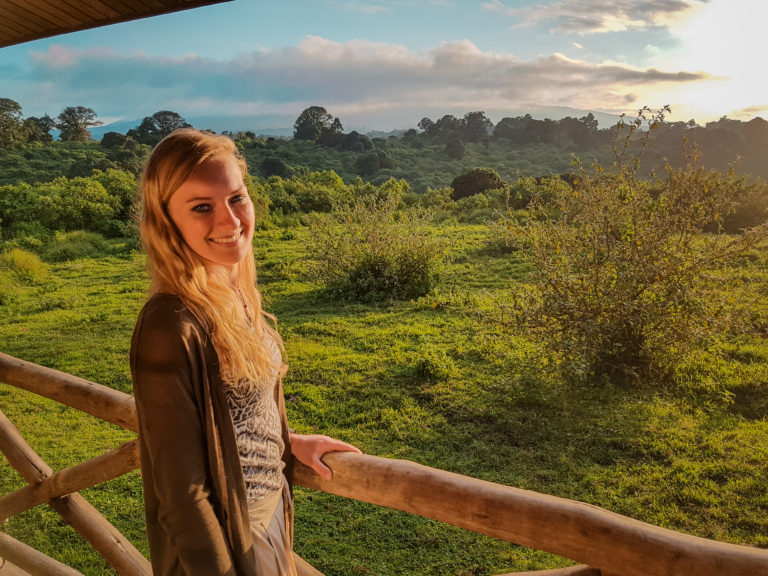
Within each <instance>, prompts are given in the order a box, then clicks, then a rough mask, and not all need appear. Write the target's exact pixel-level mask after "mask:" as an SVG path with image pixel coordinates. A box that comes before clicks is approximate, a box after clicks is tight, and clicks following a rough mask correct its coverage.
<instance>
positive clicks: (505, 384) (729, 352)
mask: <svg viewBox="0 0 768 576" xmlns="http://www.w3.org/2000/svg"><path fill="white" fill-rule="evenodd" d="M437 233H439V234H440V235H443V236H444V237H445V238H446V239H447V240H448V241H449V242H448V243H447V245H448V246H449V248H448V250H449V254H448V256H449V258H448V262H447V264H446V265H445V268H444V270H443V272H442V275H441V282H440V285H439V287H438V290H437V291H436V293H434V294H432V295H429V296H425V297H423V298H421V299H419V300H417V301H413V302H394V303H385V304H372V305H362V304H356V303H345V302H339V301H337V300H335V299H333V298H330V297H328V296H327V295H326V294H325V293H324V292H323V290H322V289H321V287H319V286H318V285H317V284H315V283H313V282H312V281H310V280H309V279H308V277H307V275H306V270H307V263H306V261H305V259H304V254H305V251H304V246H305V241H306V238H305V234H306V230H305V229H303V228H300V227H299V228H292V229H286V230H282V229H271V230H265V231H262V232H258V233H257V237H256V239H255V246H256V255H257V260H258V265H259V270H260V281H261V286H262V291H263V293H264V295H265V303H266V306H267V308H268V309H269V310H270V311H272V312H274V313H275V314H276V315H277V317H278V320H279V326H280V330H281V332H282V334H283V336H284V338H285V341H286V349H287V354H286V356H287V357H286V362H287V363H288V364H289V365H290V371H289V373H288V376H287V377H286V380H285V391H286V396H287V400H288V402H287V406H288V412H289V419H290V421H291V424H292V426H293V427H295V428H296V429H297V430H298V431H300V432H310V431H311V432H322V433H326V434H329V435H332V436H337V437H339V438H342V439H344V440H346V441H349V442H352V443H354V444H356V445H357V446H359V447H360V448H361V449H362V450H363V451H365V452H367V453H370V454H375V455H378V456H383V457H394V458H405V459H409V460H413V461H416V462H419V463H422V464H426V465H429V466H433V467H436V468H441V469H445V470H450V471H453V472H458V473H461V474H466V475H468V476H473V477H477V478H482V479H485V480H490V481H493V482H498V483H502V484H506V485H510V486H517V487H521V488H526V489H530V490H535V491H538V492H542V493H546V494H554V495H557V496H562V497H565V498H572V499H576V500H580V501H583V502H589V503H592V504H596V505H598V506H602V507H604V508H607V509H609V510H613V511H615V512H618V513H620V514H624V515H627V516H630V517H632V518H637V519H640V520H643V521H647V522H650V523H653V524H656V525H659V526H664V527H668V528H672V529H675V530H679V531H683V532H687V533H691V534H696V535H699V536H703V537H707V538H714V539H718V540H722V541H727V542H735V543H742V544H749V545H753V546H758V547H761V548H768V466H766V462H768V420H766V415H767V414H768V344H766V343H765V340H764V337H762V338H761V337H760V336H759V335H755V336H754V337H749V338H747V337H743V338H741V339H740V340H738V341H734V342H732V343H729V344H727V345H725V346H723V347H721V349H720V350H719V353H718V354H717V355H714V354H713V353H707V354H705V355H703V356H702V358H700V359H692V360H691V361H690V362H689V365H690V369H689V371H690V374H691V382H690V383H689V385H682V386H677V387H675V388H673V389H670V388H663V387H661V386H654V385H652V384H645V385H643V386H639V387H634V388H629V387H621V386H612V385H610V384H600V385H599V386H598V385H596V384H590V383H580V384H575V383H566V382H565V381H564V380H563V379H562V378H561V377H560V376H559V374H558V371H557V370H556V367H555V366H554V362H553V361H552V359H551V358H549V357H548V355H547V354H546V353H545V352H544V351H543V350H541V349H540V348H539V347H538V346H537V345H535V344H534V343H532V342H531V341H529V340H527V339H526V338H525V337H524V336H522V335H515V334H512V333H510V332H508V331H505V330H501V329H499V328H498V327H497V326H496V324H494V323H493V322H489V321H488V318H489V317H492V316H494V315H495V314H498V310H499V308H498V303H499V302H501V301H503V299H504V297H505V295H506V289H507V287H508V285H509V283H510V282H519V281H523V280H524V279H525V277H526V273H527V267H526V265H525V264H524V263H523V262H522V261H521V260H520V259H519V256H517V255H514V254H513V255H503V256H501V255H494V254H493V253H492V252H490V251H488V250H487V249H486V248H485V239H486V234H487V229H486V228H485V227H484V226H481V225H473V226H470V225H463V226H446V227H442V228H439V229H438V230H437ZM107 252H109V253H110V254H109V255H105V256H101V257H97V258H88V259H81V260H73V261H67V262H63V263H55V264H53V263H52V264H49V265H46V266H43V267H41V268H40V269H39V270H37V271H36V272H35V273H34V274H31V275H29V276H27V277H22V276H20V275H16V276H14V274H13V273H12V269H11V268H6V269H0V274H4V275H5V279H3V280H2V282H4V283H5V284H4V285H0V319H1V322H0V351H2V352H5V353H7V354H10V355H12V356H16V357H19V358H23V359H24V360H28V361H31V362H35V363H38V364H42V365H45V366H49V367H52V368H56V369H59V370H63V371H65V372H69V373H72V374H75V375H77V376H80V377H83V378H87V379H90V380H93V381H96V382H99V383H102V384H105V385H107V386H110V387H113V388H115V389H118V390H121V391H124V392H130V391H131V383H130V372H129V366H128V349H129V342H130V336H131V332H132V329H133V323H134V321H135V318H136V316H137V314H138V312H139V309H140V308H141V306H142V303H143V301H144V299H145V297H146V291H147V288H148V280H147V278H146V274H145V273H144V270H143V265H144V259H143V257H142V256H141V255H140V254H137V253H135V252H133V251H131V250H130V249H129V247H127V246H124V245H121V244H120V242H117V241H111V243H110V244H109V246H108V249H107ZM767 260H768V259H767V258H766V255H765V254H756V255H755V257H754V258H753V259H751V260H749V261H745V262H744V263H743V265H741V267H740V268H739V271H738V273H739V274H740V276H741V278H742V280H743V282H742V283H741V288H740V289H741V290H743V293H742V294H741V296H743V297H754V296H755V295H758V296H759V295H760V294H763V296H764V291H765V286H766V285H768V283H766V278H767V277H768V265H767V264H766V262H767ZM3 287H5V292H3ZM9 287H10V288H12V290H11V289H10V288H9ZM3 294H5V296H4V297H3ZM763 300H764V298H763ZM763 300H761V299H760V298H758V297H754V301H755V302H756V304H755V309H754V314H753V320H754V322H756V323H757V324H761V325H763V326H765V325H766V323H768V309H766V305H765V304H761V302H762V301H763ZM722 383H726V384H727V386H726V387H725V388H726V389H727V391H728V392H727V393H724V392H723V386H722V385H721V384H722ZM0 408H2V410H3V412H5V413H6V414H7V415H8V417H9V418H10V419H11V421H12V422H14V423H15V424H16V426H17V427H18V428H19V429H20V430H21V432H22V434H23V435H24V436H25V438H27V440H28V441H29V443H30V444H31V445H32V446H33V448H35V450H36V451H38V453H39V454H41V456H42V457H43V458H44V459H45V460H46V462H48V464H49V465H50V466H51V467H52V468H53V469H54V470H57V469H60V468H62V467H66V466H71V465H73V464H76V463H78V462H80V461H82V460H84V459H86V458H89V457H92V456H95V455H97V454H100V453H102V452H104V451H105V450H107V449H111V448H114V447H116V446H118V445H119V444H121V443H123V442H125V441H126V440H128V439H130V438H131V434H130V433H128V432H125V431H123V430H121V429H119V428H117V427H115V426H113V425H110V424H106V423H104V422H100V421H97V420H96V419H94V418H92V417H90V416H87V415H84V414H81V413H79V412H77V411H74V410H70V409H67V408H64V407H61V406H60V405H57V404H55V403H53V402H50V401H47V400H44V399H41V398H38V397H35V396H32V395H30V394H28V393H25V392H21V391H18V390H16V389H14V388H12V387H10V386H7V385H5V384H0ZM22 485H23V480H22V479H21V478H20V477H19V476H18V474H16V472H15V471H13V470H12V469H11V468H10V467H9V466H8V464H7V463H6V462H4V461H2V462H0V494H6V493H8V492H10V491H12V490H14V489H16V488H18V487H21V486H22ZM84 496H85V497H86V498H87V499H88V500H90V501H91V502H92V503H93V504H94V505H95V506H96V507H97V508H98V509H99V510H100V511H101V512H102V513H103V514H104V515H105V516H106V517H107V518H108V519H109V520H110V521H111V522H112V523H113V524H115V526H116V527H117V528H118V529H119V530H120V531H121V532H123V534H125V535H126V536H127V537H128V538H129V539H130V540H131V541H132V542H133V543H134V544H135V545H136V546H137V547H138V548H139V550H141V551H142V552H144V553H145V554H146V553H147V544H146V537H145V535H144V521H143V509H142V490H141V478H140V476H139V474H138V472H134V473H132V474H129V475H127V476H124V477H122V478H120V479H117V480H115V481H112V482H109V483H106V484H104V485H101V486H98V487H96V488H93V489H91V490H88V491H86V492H85V493H84ZM554 529H556V527H554ZM2 530H4V531H6V532H7V533H9V534H11V535H13V536H14V537H16V538H18V539H20V540H22V541H24V542H26V543H28V544H30V545H32V546H34V547H35V548H38V549H40V550H42V551H43V552H45V553H47V554H49V555H51V556H53V557H55V558H57V559H59V560H62V561H64V562H66V563H68V564H70V565H71V566H73V567H74V568H76V569H77V570H80V571H81V572H83V573H84V574H93V575H95V574H110V573H112V572H111V571H110V569H109V568H108V567H107V566H106V565H105V564H104V562H103V560H101V558H100V557H99V556H98V555H97V554H96V553H95V552H93V551H92V550H91V549H90V547H89V546H88V545H87V544H86V543H84V542H83V541H82V540H81V539H80V537H79V536H78V535H77V534H76V533H75V532H74V531H73V530H72V529H70V528H69V527H68V526H66V525H65V524H64V523H63V522H62V521H61V520H60V518H59V517H58V515H56V514H55V513H54V512H53V511H52V510H50V509H49V508H48V507H46V506H41V507H38V508H35V509H33V510H31V511H28V512H26V513H24V514H22V515H20V516H17V517H14V518H12V519H11V520H10V521H9V522H8V523H7V524H6V525H4V526H3V527H2ZM296 548H297V551H298V552H299V553H300V554H301V555H302V556H304V557H305V558H307V559H308V560H309V561H310V562H312V563H313V564H315V565H316V566H317V567H318V568H320V569H321V570H323V571H324V572H325V573H326V574H328V575H329V576H331V575H357V574H367V575H381V576H385V575H395V574H409V575H411V574H412V575H447V574H450V575H457V576H459V575H461V576H469V575H473V576H474V575H477V576H479V575H490V574H498V573H501V572H510V571H521V570H534V569H544V568H551V567H555V566H562V565H567V564H568V563H569V561H567V560H565V559H562V558H557V557H553V556H550V555H548V554H545V553H542V552H538V551H534V550H529V549H526V548H521V547H517V546H514V545H512V544H508V543H503V542H498V541H495V540H492V539H489V538H485V537H481V536H478V535H475V534H472V533H469V532H465V531H462V530H459V529H454V528H452V527H448V526H445V525H441V524H439V523H436V522H433V521H429V520H425V519H421V518H418V517H415V516H410V515H407V514H403V513H400V512H395V511H391V510H387V509H383V508H377V507H374V506H369V505H365V504H361V503H357V502H353V501H349V500H344V499H341V498H337V497H332V496H329V495H326V494H322V493H318V492H314V491H310V490H305V489H297V491H296Z"/></svg>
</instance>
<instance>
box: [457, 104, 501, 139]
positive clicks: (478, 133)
mask: <svg viewBox="0 0 768 576" xmlns="http://www.w3.org/2000/svg"><path fill="white" fill-rule="evenodd" d="M460 125H461V126H460V132H461V135H462V139H463V140H464V141H465V142H479V141H480V140H482V139H483V138H484V137H485V136H487V135H488V129H489V128H493V122H491V121H490V119H489V118H488V117H487V116H486V115H485V112H482V111H478V112H467V113H466V114H464V118H462V119H461V121H460Z"/></svg>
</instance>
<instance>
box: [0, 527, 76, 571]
mask: <svg viewBox="0 0 768 576" xmlns="http://www.w3.org/2000/svg"><path fill="white" fill-rule="evenodd" d="M0 557H2V558H5V559H7V560H8V561H9V562H11V563H12V564H13V565H15V566H18V567H19V568H21V569H22V570H24V571H25V572H27V573H29V574H32V575H34V576H83V575H82V574H81V573H80V572H78V571H77V570H75V569H74V568H70V567H69V566H67V565H66V564H62V563H61V562H59V561H58V560H54V559H53V558H49V557H48V556H46V555H45V554H43V553H42V552H39V551H37V550H35V549H34V548H32V547H31V546H27V545H26V544H24V543H23V542H19V541H18V540H16V539H15V538H11V537H10V536H8V534H4V533H2V532H0ZM5 573H6V572H5V569H4V568H3V569H0V574H5ZM9 573H12V572H9ZM17 573H18V572H17Z"/></svg>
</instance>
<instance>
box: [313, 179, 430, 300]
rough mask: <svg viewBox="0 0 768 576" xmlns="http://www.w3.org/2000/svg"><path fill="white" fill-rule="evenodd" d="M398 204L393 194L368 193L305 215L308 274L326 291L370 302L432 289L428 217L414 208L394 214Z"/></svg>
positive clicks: (415, 294)
mask: <svg viewBox="0 0 768 576" xmlns="http://www.w3.org/2000/svg"><path fill="white" fill-rule="evenodd" d="M398 203H399V196H398V195H397V194H390V195H389V196H387V197H385V198H376V197H375V196H373V195H368V196H363V197H361V198H358V199H357V200H356V201H355V202H354V203H352V204H351V205H341V206H339V207H337V209H336V210H334V212H333V213H332V214H330V215H321V214H313V215H311V216H309V217H308V219H307V222H308V225H309V231H310V234H309V236H310V242H309V254H310V258H311V259H312V261H313V265H312V272H313V274H314V276H315V277H316V278H317V279H318V280H320V281H321V282H323V283H324V284H325V285H326V286H327V287H328V289H329V290H331V292H333V293H335V294H338V295H341V296H344V297H348V298H352V299H356V300H361V301H374V300H382V299H387V298H395V299H410V298H416V297H418V296H423V295H424V294H427V293H428V292H429V291H430V290H432V288H433V286H434V284H435V282H436V280H437V270H438V266H439V263H440V257H441V256H440V254H441V252H440V247H439V245H438V243H437V241H436V240H435V239H434V238H433V237H432V236H431V235H430V234H429V230H428V224H429V222H430V220H431V216H430V215H429V214H428V213H427V212H424V211H422V210H418V209H415V208H412V209H408V210H405V211H401V212H398V211H397V206H398Z"/></svg>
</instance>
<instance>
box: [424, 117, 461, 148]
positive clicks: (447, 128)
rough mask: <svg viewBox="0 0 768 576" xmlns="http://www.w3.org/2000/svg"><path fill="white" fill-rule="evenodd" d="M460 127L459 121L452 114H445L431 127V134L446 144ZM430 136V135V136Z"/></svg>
mask: <svg viewBox="0 0 768 576" xmlns="http://www.w3.org/2000/svg"><path fill="white" fill-rule="evenodd" d="M460 127H461V123H460V121H459V120H458V119H457V118H456V117H455V116H453V115H452V114H446V115H445V116H443V117H442V118H440V120H438V121H437V122H435V125H434V126H433V130H432V132H433V134H434V135H435V136H437V137H438V138H440V140H442V141H443V142H447V141H448V140H449V139H450V138H451V137H453V136H456V135H457V134H458V131H459V128H460ZM430 135H431V134H430Z"/></svg>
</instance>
